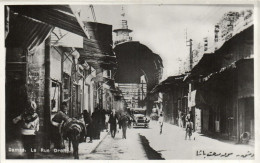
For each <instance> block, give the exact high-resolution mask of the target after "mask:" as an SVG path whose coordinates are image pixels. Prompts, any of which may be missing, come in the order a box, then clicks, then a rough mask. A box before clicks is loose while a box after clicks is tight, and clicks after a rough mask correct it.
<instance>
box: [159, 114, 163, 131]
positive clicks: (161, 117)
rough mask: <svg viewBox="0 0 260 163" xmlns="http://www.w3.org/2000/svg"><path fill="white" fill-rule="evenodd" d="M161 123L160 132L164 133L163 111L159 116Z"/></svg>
mask: <svg viewBox="0 0 260 163" xmlns="http://www.w3.org/2000/svg"><path fill="white" fill-rule="evenodd" d="M158 122H159V125H160V134H162V128H163V113H160V117H159V120H158Z"/></svg>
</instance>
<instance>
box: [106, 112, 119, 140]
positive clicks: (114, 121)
mask: <svg viewBox="0 0 260 163" xmlns="http://www.w3.org/2000/svg"><path fill="white" fill-rule="evenodd" d="M117 121H118V117H117V115H116V110H115V109H113V110H112V112H111V114H110V116H109V120H108V123H110V133H111V136H112V138H115V136H116V127H117Z"/></svg>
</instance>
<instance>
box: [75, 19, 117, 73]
mask: <svg viewBox="0 0 260 163" xmlns="http://www.w3.org/2000/svg"><path fill="white" fill-rule="evenodd" d="M84 24H85V26H86V28H87V29H88V31H89V35H90V39H86V38H84V40H83V49H82V48H77V50H78V51H79V53H80V60H85V61H86V62H87V63H88V64H89V65H91V66H92V67H94V68H95V69H113V68H114V67H116V65H117V62H116V57H115V54H114V52H113V48H112V44H113V41H112V25H107V24H102V23H97V22H84Z"/></svg>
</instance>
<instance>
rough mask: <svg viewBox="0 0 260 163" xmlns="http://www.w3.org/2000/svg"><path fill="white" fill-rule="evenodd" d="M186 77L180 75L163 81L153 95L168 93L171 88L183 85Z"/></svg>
mask: <svg viewBox="0 0 260 163" xmlns="http://www.w3.org/2000/svg"><path fill="white" fill-rule="evenodd" d="M185 77H186V75H178V76H170V77H168V78H167V79H166V80H164V81H162V82H161V83H159V84H157V85H156V86H155V87H154V88H153V89H152V91H151V93H157V92H166V91H168V90H169V89H170V88H171V86H173V85H180V84H183V83H184V82H183V79H184V78H185Z"/></svg>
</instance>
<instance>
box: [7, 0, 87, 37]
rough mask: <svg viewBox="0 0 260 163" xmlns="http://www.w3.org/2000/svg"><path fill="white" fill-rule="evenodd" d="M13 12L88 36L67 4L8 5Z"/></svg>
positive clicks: (81, 23)
mask: <svg viewBox="0 0 260 163" xmlns="http://www.w3.org/2000/svg"><path fill="white" fill-rule="evenodd" d="M9 7H10V10H11V11H13V12H14V13H18V14H20V15H23V16H26V17H29V18H32V19H35V20H38V21H41V22H44V23H46V24H49V25H52V26H54V27H58V28H61V29H64V30H67V31H69V32H72V33H75V34H78V35H80V36H83V37H87V38H88V32H87V29H86V27H85V26H84V24H83V22H81V20H80V18H79V16H78V15H77V13H75V12H74V11H73V10H72V8H71V7H70V6H69V5H9Z"/></svg>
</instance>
